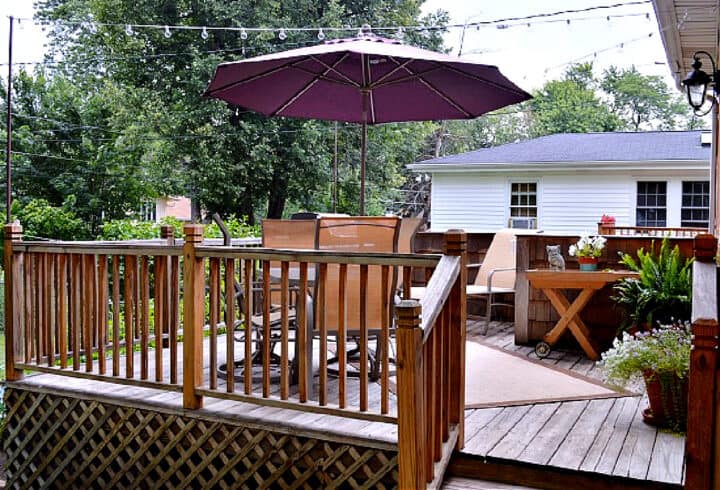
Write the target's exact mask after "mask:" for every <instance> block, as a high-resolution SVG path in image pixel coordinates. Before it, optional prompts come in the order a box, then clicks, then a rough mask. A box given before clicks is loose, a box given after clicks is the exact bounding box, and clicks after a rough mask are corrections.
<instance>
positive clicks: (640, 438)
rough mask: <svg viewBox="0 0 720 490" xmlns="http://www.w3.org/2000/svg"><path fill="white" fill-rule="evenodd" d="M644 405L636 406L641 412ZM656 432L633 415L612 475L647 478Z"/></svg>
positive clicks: (637, 416)
mask: <svg viewBox="0 0 720 490" xmlns="http://www.w3.org/2000/svg"><path fill="white" fill-rule="evenodd" d="M643 405H644V404H642V403H640V404H639V405H638V410H639V411H641V410H642V409H643V408H644V407H643ZM657 432H658V431H657V430H655V429H654V428H653V427H650V426H649V425H647V424H645V423H644V422H643V421H642V415H641V414H639V413H636V414H635V417H634V418H633V420H632V423H631V424H630V430H629V431H628V434H627V437H626V438H625V442H624V444H623V448H622V450H621V451H620V455H619V456H618V460H617V462H616V463H615V468H614V469H613V474H614V475H618V476H629V477H631V478H638V479H641V480H644V479H645V478H646V477H647V473H648V468H649V466H650V459H651V457H652V452H653V446H655V438H656V437H657Z"/></svg>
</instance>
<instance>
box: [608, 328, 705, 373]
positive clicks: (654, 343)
mask: <svg viewBox="0 0 720 490" xmlns="http://www.w3.org/2000/svg"><path fill="white" fill-rule="evenodd" d="M690 345H691V334H690V325H689V323H681V324H676V325H662V326H660V327H658V328H655V329H653V330H650V331H644V332H636V333H635V334H629V333H628V332H623V335H622V337H620V338H617V339H615V341H614V342H613V346H612V347H611V348H610V349H609V350H607V351H606V352H604V353H603V354H602V358H601V359H600V361H598V366H599V367H600V369H601V370H602V372H603V373H604V375H605V378H606V380H607V381H608V382H609V383H611V384H613V385H615V386H626V385H627V384H628V382H630V381H631V380H633V379H638V378H640V377H642V376H643V375H644V374H645V373H646V372H648V371H650V372H653V373H672V374H673V375H674V376H676V377H678V378H685V377H687V375H688V371H689V370H690Z"/></svg>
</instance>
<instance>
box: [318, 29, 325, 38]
mask: <svg viewBox="0 0 720 490" xmlns="http://www.w3.org/2000/svg"><path fill="white" fill-rule="evenodd" d="M317 38H318V40H320V41H324V40H325V33H324V32H323V30H322V27H321V28H320V30H319V31H318V33H317Z"/></svg>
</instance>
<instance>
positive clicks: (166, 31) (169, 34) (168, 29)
mask: <svg viewBox="0 0 720 490" xmlns="http://www.w3.org/2000/svg"><path fill="white" fill-rule="evenodd" d="M163 35H164V36H165V39H170V38H171V37H172V31H170V27H168V26H165V32H164V34H163Z"/></svg>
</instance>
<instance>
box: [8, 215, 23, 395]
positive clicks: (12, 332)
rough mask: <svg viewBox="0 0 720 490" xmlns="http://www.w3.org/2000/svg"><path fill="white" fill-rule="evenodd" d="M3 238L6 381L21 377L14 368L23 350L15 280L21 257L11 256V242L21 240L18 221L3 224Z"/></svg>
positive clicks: (19, 293)
mask: <svg viewBox="0 0 720 490" xmlns="http://www.w3.org/2000/svg"><path fill="white" fill-rule="evenodd" d="M3 237H4V239H5V244H4V250H5V376H6V378H7V380H8V381H17V380H20V379H22V377H23V372H22V370H19V369H15V363H16V362H17V357H18V356H20V355H21V353H22V352H23V345H24V342H23V328H22V327H21V323H20V322H21V319H22V318H23V314H22V313H23V312H22V308H21V306H22V304H23V301H22V300H21V299H20V298H21V296H20V295H21V294H22V292H23V291H22V289H21V288H20V287H19V284H15V282H14V281H15V280H18V281H22V266H23V264H22V257H18V258H17V260H15V258H14V257H13V242H16V241H20V240H22V226H20V223H13V224H8V225H5V228H4V230H3Z"/></svg>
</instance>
